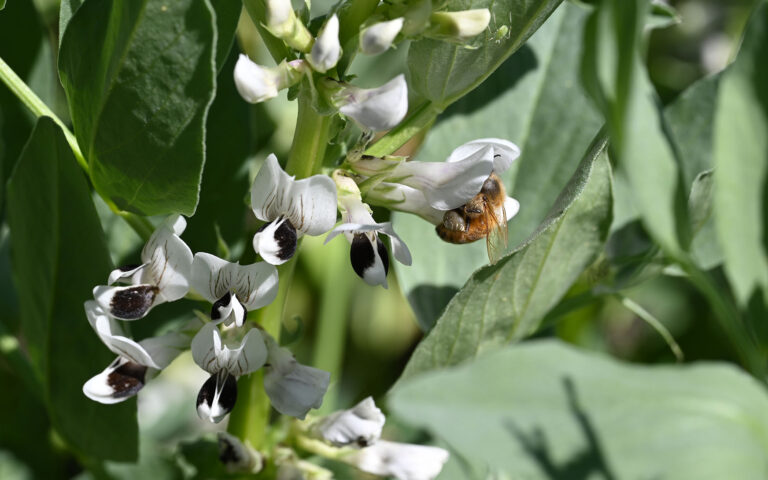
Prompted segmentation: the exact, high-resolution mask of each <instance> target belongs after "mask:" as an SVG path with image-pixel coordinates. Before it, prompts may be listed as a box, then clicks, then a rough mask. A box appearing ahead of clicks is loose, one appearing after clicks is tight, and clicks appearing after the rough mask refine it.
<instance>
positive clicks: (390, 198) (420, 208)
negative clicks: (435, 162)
mask: <svg viewBox="0 0 768 480" xmlns="http://www.w3.org/2000/svg"><path fill="white" fill-rule="evenodd" d="M365 198H366V200H367V201H368V202H369V203H371V204H372V205H380V206H383V207H387V208H389V209H391V210H398V211H400V212H406V213H412V214H414V215H418V216H420V217H421V218H423V219H424V220H426V221H428V222H430V223H432V224H433V225H437V224H439V223H441V222H442V221H443V216H444V215H445V211H444V210H438V209H436V208H434V207H433V206H432V205H430V204H429V202H428V201H427V197H425V196H424V193H423V192H422V191H421V190H418V189H416V188H413V187H409V186H408V185H403V184H401V183H388V182H381V183H379V184H377V185H376V186H375V187H373V188H372V189H371V190H368V193H367V194H366V197H365Z"/></svg>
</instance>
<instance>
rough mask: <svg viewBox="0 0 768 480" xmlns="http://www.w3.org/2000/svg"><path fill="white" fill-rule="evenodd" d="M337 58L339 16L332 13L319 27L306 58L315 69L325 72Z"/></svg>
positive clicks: (339, 55) (338, 49)
mask: <svg viewBox="0 0 768 480" xmlns="http://www.w3.org/2000/svg"><path fill="white" fill-rule="evenodd" d="M339 58H341V44H340V43H339V18H338V17H337V16H336V14H335V13H334V14H333V15H331V17H330V18H329V19H328V21H326V22H325V25H323V28H321V29H320V32H319V33H318V35H317V39H315V43H314V45H312V51H311V52H310V54H309V56H307V60H308V61H309V64H310V65H312V68H314V69H315V70H316V71H318V72H320V73H325V72H327V71H328V70H330V69H332V68H333V67H335V66H336V64H337V63H338V61H339Z"/></svg>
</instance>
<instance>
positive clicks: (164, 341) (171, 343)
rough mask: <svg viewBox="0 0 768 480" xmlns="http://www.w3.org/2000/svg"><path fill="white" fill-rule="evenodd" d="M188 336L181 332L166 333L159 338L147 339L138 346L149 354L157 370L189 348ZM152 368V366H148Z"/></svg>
mask: <svg viewBox="0 0 768 480" xmlns="http://www.w3.org/2000/svg"><path fill="white" fill-rule="evenodd" d="M189 340H190V336H189V335H185V334H183V333H181V332H168V333H166V334H164V335H161V336H159V337H149V338H145V339H144V340H142V341H140V342H139V345H140V346H141V347H142V348H143V349H144V350H145V351H146V352H147V353H148V354H149V356H150V357H151V358H152V360H153V361H154V363H155V365H157V367H153V368H157V369H158V370H160V369H163V368H165V367H167V366H168V365H170V364H171V362H172V361H173V360H174V359H175V358H176V357H178V356H179V355H180V354H181V352H183V351H184V350H187V349H188V348H189ZM148 366H150V367H152V365H148Z"/></svg>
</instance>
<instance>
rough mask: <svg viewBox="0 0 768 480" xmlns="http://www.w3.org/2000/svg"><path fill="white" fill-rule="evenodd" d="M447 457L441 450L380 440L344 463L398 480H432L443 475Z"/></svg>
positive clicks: (346, 459)
mask: <svg viewBox="0 0 768 480" xmlns="http://www.w3.org/2000/svg"><path fill="white" fill-rule="evenodd" d="M448 457H449V454H448V451H447V450H444V449H442V448H439V447H430V446H425V445H413V444H410V443H397V442H389V441H386V440H379V441H378V442H376V443H374V444H373V445H371V446H370V447H366V448H362V449H360V450H357V451H355V452H353V453H351V454H350V455H347V456H346V457H344V459H343V460H344V461H345V462H347V463H349V464H351V465H354V466H355V467H357V468H359V469H360V470H362V471H364V472H368V473H372V474H374V475H381V476H386V477H394V478H396V479H397V480H432V479H434V478H435V477H437V476H438V475H439V474H440V471H441V470H442V469H443V465H444V464H445V462H447V461H448Z"/></svg>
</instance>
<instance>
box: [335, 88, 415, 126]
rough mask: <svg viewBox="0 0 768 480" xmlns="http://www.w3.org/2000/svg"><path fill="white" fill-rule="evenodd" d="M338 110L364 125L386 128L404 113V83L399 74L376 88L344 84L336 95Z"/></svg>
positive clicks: (406, 91)
mask: <svg viewBox="0 0 768 480" xmlns="http://www.w3.org/2000/svg"><path fill="white" fill-rule="evenodd" d="M339 102H340V103H341V108H339V111H340V112H341V113H343V114H344V115H346V116H348V117H352V118H354V119H355V120H356V121H357V122H358V123H359V124H360V125H362V126H363V127H364V128H367V129H369V130H374V131H380V130H389V129H390V128H392V127H394V126H395V125H397V124H398V123H400V121H401V120H402V119H403V118H404V117H405V114H406V113H408V85H407V84H406V82H405V75H403V74H400V75H398V76H396V77H395V78H393V79H392V80H390V81H389V82H387V83H385V84H384V85H382V86H381V87H379V88H372V89H362V88H357V87H352V86H348V87H347V88H345V89H343V90H342V91H341V93H340V94H339Z"/></svg>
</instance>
